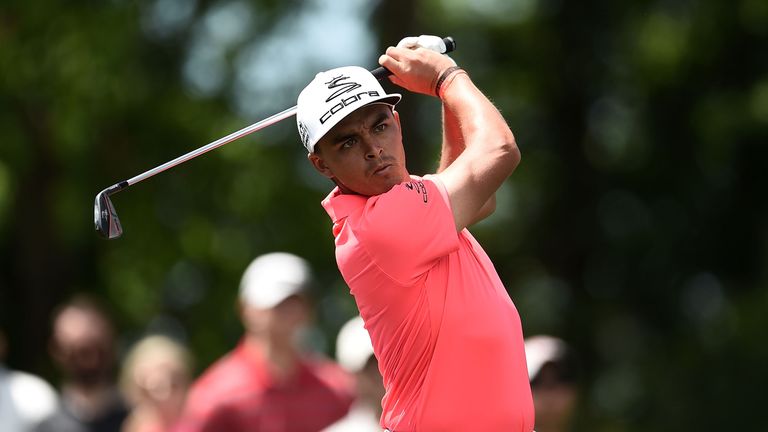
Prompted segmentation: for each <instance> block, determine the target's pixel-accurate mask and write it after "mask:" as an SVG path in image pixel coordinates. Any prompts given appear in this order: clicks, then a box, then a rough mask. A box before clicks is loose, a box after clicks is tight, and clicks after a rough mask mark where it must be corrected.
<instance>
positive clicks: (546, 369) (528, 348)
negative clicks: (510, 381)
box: [525, 335, 578, 432]
mask: <svg viewBox="0 0 768 432" xmlns="http://www.w3.org/2000/svg"><path fill="white" fill-rule="evenodd" d="M525 356H526V358H527V359H528V376H529V378H530V380H531V391H532V392H533V405H534V407H535V410H536V431H537V432H566V431H568V430H570V429H571V424H572V419H573V414H574V408H575V406H576V402H577V397H578V385H577V380H576V378H577V370H576V364H575V362H574V358H573V354H572V353H571V351H570V348H569V347H568V346H567V344H566V343H565V342H564V341H562V340H560V339H558V338H555V337H552V336H545V335H539V336H532V337H529V338H527V339H526V340H525Z"/></svg>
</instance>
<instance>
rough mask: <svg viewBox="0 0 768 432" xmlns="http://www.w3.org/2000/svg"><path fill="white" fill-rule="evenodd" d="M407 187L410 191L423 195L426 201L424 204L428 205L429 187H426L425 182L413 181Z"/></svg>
mask: <svg viewBox="0 0 768 432" xmlns="http://www.w3.org/2000/svg"><path fill="white" fill-rule="evenodd" d="M405 187H406V188H408V190H412V191H416V192H417V193H420V194H421V197H422V199H423V200H424V203H425V204H426V203H427V201H428V196H427V187H426V186H424V182H422V181H412V182H408V183H406V184H405Z"/></svg>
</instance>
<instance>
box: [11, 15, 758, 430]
mask: <svg viewBox="0 0 768 432" xmlns="http://www.w3.org/2000/svg"><path fill="white" fill-rule="evenodd" d="M419 34H437V35H451V36H453V37H454V38H455V39H456V41H457V44H458V49H457V51H456V52H455V53H454V54H453V55H452V56H453V57H454V58H455V59H456V61H457V62H458V63H459V64H460V65H461V66H463V67H464V68H465V69H466V70H467V71H468V72H469V74H470V76H472V78H473V79H474V81H475V82H476V83H477V85H478V86H479V87H480V88H481V89H482V90H483V91H484V92H485V93H486V94H487V95H489V97H490V98H491V99H492V100H493V101H494V103H496V105H497V106H498V107H499V109H500V110H501V111H502V113H503V114H504V116H505V117H506V119H507V120H508V122H509V124H510V125H511V127H512V130H513V131H514V132H515V135H516V137H517V141H518V145H519V146H520V148H521V151H522V154H523V160H522V163H521V165H520V167H519V168H518V170H517V171H516V172H515V173H514V174H513V176H512V177H511V178H510V179H509V180H508V181H507V182H506V184H505V185H504V186H503V188H502V189H501V190H500V192H499V194H498V203H499V205H498V210H497V212H496V213H495V214H494V216H493V217H491V218H490V219H488V220H486V221H484V222H483V223H481V224H480V225H478V226H476V227H475V228H474V229H473V232H474V233H475V235H476V237H477V238H478V239H479V241H480V242H481V243H482V244H483V245H484V246H485V248H486V251H487V252H488V254H489V255H490V256H491V257H492V259H493V261H494V263H495V264H496V267H497V269H498V271H499V273H500V275H501V277H502V280H503V281H504V282H505V284H506V286H507V288H508V290H509V293H510V295H511V297H512V298H513V300H514V301H515V304H516V305H517V307H518V309H519V311H520V314H521V316H522V319H523V325H524V330H525V333H526V335H528V334H537V333H548V334H552V335H556V336H558V337H560V338H562V339H564V340H566V341H568V343H569V344H570V345H571V347H572V348H573V350H574V353H575V355H576V357H577V358H578V359H579V367H580V375H579V376H580V385H581V386H580V398H579V406H578V409H577V420H576V424H575V426H574V427H573V430H580V431H581V430H583V431H648V430H698V431H704V430H712V431H715V430H726V429H731V430H733V429H736V428H746V429H748V430H768V417H766V416H765V414H764V407H763V405H764V403H765V389H766V388H767V387H768V343H766V341H767V340H768V337H767V336H766V329H768V205H766V203H767V202H768V193H766V186H768V174H767V172H768V168H767V167H768V2H766V1H765V0H736V1H731V2H728V1H717V0H702V1H694V0H690V1H686V0H678V1H675V0H665V1H660V0H657V1H653V0H643V1H641V0H632V1H623V2H611V1H604V0H584V1H579V2H566V1H563V0H442V1H439V0H390V1H366V0H351V1H343V2H342V1H332V0H306V1H299V0H282V1H275V0H213V1H211V0H197V1H196V0H134V1H129V0H102V1H93V0H91V1H88V0H77V1H67V2H55V1H50V0H48V1H43V0H24V1H21V0H5V1H4V2H3V4H2V6H0V327H2V328H3V329H5V332H6V333H7V336H8V341H9V343H8V346H9V348H10V349H9V352H8V356H7V361H6V363H7V364H8V365H9V366H11V367H14V368H17V369H21V370H26V371H30V372H33V373H36V374H39V375H41V376H43V377H45V378H47V379H48V380H50V381H51V382H52V383H56V382H57V380H58V379H59V377H58V375H57V372H56V369H55V368H54V367H53V366H52V365H51V360H50V358H49V355H48V339H49V336H50V314H51V311H52V310H53V309H54V308H55V307H56V305H58V304H60V303H61V302H63V301H64V300H66V299H68V298H69V297H71V296H72V295H73V294H75V293H89V294H91V295H93V296H97V297H99V298H101V299H103V300H104V301H105V302H106V303H107V305H108V306H109V307H110V309H111V312H112V315H113V318H114V319H115V320H116V321H117V323H118V328H119V331H120V343H121V345H122V346H123V347H127V346H128V345H129V344H130V343H132V342H134V341H136V340H137V339H139V338H140V337H141V336H143V335H145V334H147V333H151V332H160V333H165V334H170V335H173V336H174V337H176V338H178V339H180V340H183V341H184V342H185V343H186V344H187V345H188V346H189V347H190V349H191V351H192V353H193V354H194V356H195V358H196V362H195V365H196V368H197V370H196V372H198V373H199V371H201V370H202V369H204V368H205V367H206V366H207V365H209V364H210V363H211V362H212V361H213V360H214V359H216V358H217V357H219V356H220V355H221V354H223V353H224V352H226V351H228V350H229V349H231V348H232V347H233V346H234V345H235V343H236V342H237V340H238V338H239V337H240V334H241V327H240V323H239V321H238V319H237V316H236V314H235V301H236V297H237V288H238V284H239V279H240V276H241V275H242V272H243V270H244V269H245V267H246V266H247V264H248V263H249V262H250V260H251V259H253V258H254V257H255V256H257V255H259V254H262V253H266V252H271V251H288V252H293V253H296V254H299V255H301V256H303V257H305V258H307V259H308V260H309V261H310V262H311V263H312V265H313V266H314V269H315V272H316V274H317V277H318V281H319V283H318V286H317V290H316V292H315V293H314V297H313V298H314V306H315V313H316V316H315V319H316V322H317V328H316V330H315V332H314V333H313V334H312V335H310V336H311V337H310V339H311V342H312V344H314V345H315V346H316V347H317V348H318V349H320V350H321V351H324V352H326V353H328V354H329V355H332V354H333V349H334V347H333V341H334V340H335V334H336V332H337V331H338V329H339V328H340V327H341V325H342V324H343V323H344V322H345V321H346V320H347V319H348V318H350V317H352V316H353V315H354V314H355V306H354V302H353V301H352V298H351V297H350V296H349V295H348V291H347V288H346V286H345V285H344V282H343V280H342V279H341V277H340V274H339V272H338V270H337V269H336V267H335V261H334V255H333V238H332V235H331V231H330V229H331V224H330V221H329V219H328V217H327V215H326V214H325V212H324V210H323V209H322V208H321V206H320V201H321V200H322V199H323V198H324V197H325V195H326V194H327V193H328V191H329V190H330V189H331V186H332V185H331V183H330V182H328V181H327V180H325V179H324V178H322V177H320V176H319V175H318V174H316V173H315V172H314V171H313V170H312V168H311V167H310V165H309V163H308V162H307V161H306V158H305V151H303V148H302V147H301V145H300V143H299V140H298V136H297V133H296V128H295V121H294V120H293V119H290V120H286V121H284V122H282V123H279V124H277V125H275V126H272V127H270V128H269V129H267V130H264V131H261V132H257V133H256V134H253V135H251V136H249V137H247V138H244V139H241V140H239V141H236V142H233V143H231V144H228V145H226V146H225V147H223V148H220V149H218V150H216V151H214V152H212V153H209V154H207V155H205V156H203V157H200V158H198V159H195V160H194V161H191V162H188V163H186V164H184V165H181V166H179V167H176V168H174V169H173V170H171V171H167V172H165V173H163V174H161V175H159V176H156V177H154V178H152V179H151V180H149V181H146V182H142V183H140V184H138V185H136V186H133V187H131V188H130V189H129V191H126V192H123V193H120V194H118V195H115V196H113V198H112V199H113V202H114V204H115V207H116V208H117V211H118V214H119V215H120V219H121V221H122V223H123V227H124V229H125V234H124V235H123V237H122V238H120V239H118V240H112V241H107V240H103V239H101V238H99V237H98V236H97V234H96V233H95V232H94V228H93V213H92V208H93V200H94V196H95V195H96V193H98V192H99V191H100V190H102V189H103V188H105V187H107V186H109V185H112V184H114V183H117V182H118V181H121V180H124V179H127V178H130V177H133V176H134V175H136V174H139V173H141V172H144V171H146V170H148V169H150V168H152V167H155V166H157V165H160V164H161V163H164V162H166V161H168V160H170V159H173V158H175V157H176V156H179V155H181V154H183V153H186V152H188V151H190V150H192V149H195V148H197V147H200V146H202V145H204V144H206V143H208V142H211V141H213V140H215V139H217V138H219V137H221V136H224V135H226V134H228V133H230V132H232V131H235V130H237V129H240V128H242V127H244V126H247V125H248V124H251V123H253V122H255V121H257V120H260V119H262V118H264V117H266V116H268V115H271V114H273V113H275V112H278V111H281V110H283V109H285V108H288V107H290V106H292V105H294V104H295V99H296V96H297V95H298V92H299V91H300V89H301V88H302V87H303V86H304V85H306V83H308V82H309V81H310V80H311V79H312V78H313V77H314V75H315V73H317V72H318V71H320V70H324V69H328V68H331V67H336V66H343V65H348V64H355V65H361V66H365V67H369V68H373V67H374V66H377V64H376V59H377V57H378V54H379V53H381V52H382V51H383V50H384V49H385V48H386V47H387V46H389V45H394V44H396V43H397V42H398V41H399V40H400V39H401V38H402V37H404V36H409V35H419ZM387 88H388V89H389V90H395V89H394V88H393V86H391V85H390V86H388V87H387ZM398 110H399V111H400V112H401V116H402V122H403V127H404V129H405V138H404V140H405V143H406V151H407V153H408V156H409V164H410V165H409V169H410V171H411V172H412V173H414V174H423V173H426V172H431V171H432V170H434V168H435V167H436V163H437V151H438V148H439V142H440V111H439V103H438V102H437V101H436V100H435V99H433V98H428V97H425V96H417V95H406V97H405V99H404V100H403V102H401V104H400V105H399V106H398Z"/></svg>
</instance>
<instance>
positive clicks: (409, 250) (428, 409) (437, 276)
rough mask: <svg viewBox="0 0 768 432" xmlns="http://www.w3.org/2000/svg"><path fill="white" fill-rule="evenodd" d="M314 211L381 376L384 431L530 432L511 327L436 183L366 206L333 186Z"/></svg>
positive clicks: (515, 331)
mask: <svg viewBox="0 0 768 432" xmlns="http://www.w3.org/2000/svg"><path fill="white" fill-rule="evenodd" d="M323 206H324V207H325V209H326V211H327V212H328V214H329V215H330V217H331V219H332V220H333V222H334V226H333V233H334V236H335V243H336V260H337V263H338V266H339V270H340V271H341V274H342V275H343V277H344V280H345V281H346V282H347V284H348V285H349V287H350V292H351V293H352V295H353V296H354V297H355V301H356V302H357V306H358V308H359V310H360V315H361V316H362V317H363V320H364V321H365V326H366V328H367V329H368V332H369V333H370V335H371V340H372V342H373V346H374V351H375V353H376V357H377V358H378V360H379V369H380V370H381V373H382V375H383V377H384V386H385V388H386V395H385V396H384V399H383V400H382V406H383V408H384V412H383V414H382V418H381V425H382V427H384V428H388V429H390V430H392V431H394V432H407V431H428V432H437V431H505V432H509V431H526V432H529V431H531V430H533V403H532V399H531V390H530V385H529V383H528V372H527V368H526V364H525V351H524V348H523V335H522V328H521V324H520V317H519V315H518V313H517V310H516V309H515V306H514V304H512V300H511V299H510V298H509V295H508V294H507V291H506V290H505V288H504V286H503V284H502V283H501V280H500V279H499V276H498V275H497V273H496V270H495V269H494V267H493V264H492V263H491V261H490V259H489V258H488V256H487V255H486V254H485V252H484V251H483V249H482V248H481V247H480V245H479V244H478V243H477V241H475V239H474V238H473V237H472V235H471V234H470V233H469V231H467V230H466V229H465V230H463V231H461V232H459V233H457V232H456V228H455V224H454V220H453V214H452V213H451V208H450V205H449V201H448V194H447V192H446V190H445V187H444V186H443V184H442V182H441V181H440V179H439V178H438V177H437V176H426V177H424V178H423V179H422V178H419V177H415V176H412V178H411V181H410V182H406V183H402V184H400V185H397V186H395V187H393V188H392V189H391V190H390V191H389V192H386V193H384V194H381V195H377V196H373V197H369V198H366V197H363V196H359V195H346V194H341V193H340V192H339V190H338V188H337V189H334V191H333V192H331V194H330V195H329V196H328V197H327V198H326V199H325V200H324V201H323Z"/></svg>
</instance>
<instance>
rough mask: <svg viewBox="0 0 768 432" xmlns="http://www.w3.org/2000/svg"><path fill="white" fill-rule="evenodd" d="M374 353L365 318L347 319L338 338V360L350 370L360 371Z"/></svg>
mask: <svg viewBox="0 0 768 432" xmlns="http://www.w3.org/2000/svg"><path fill="white" fill-rule="evenodd" d="M372 355H373V344H371V337H370V335H368V330H366V329H365V325H364V324H363V319H362V318H360V317H359V316H357V317H355V318H352V319H351V320H349V321H347V322H346V324H344V326H342V327H341V330H339V335H338V337H337V338H336V360H337V361H338V362H339V364H340V365H341V367H343V368H344V369H346V370H347V371H348V372H351V373H356V372H360V371H361V370H362V369H363V368H364V367H365V364H366V363H368V359H370V358H371V356H372Z"/></svg>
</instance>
